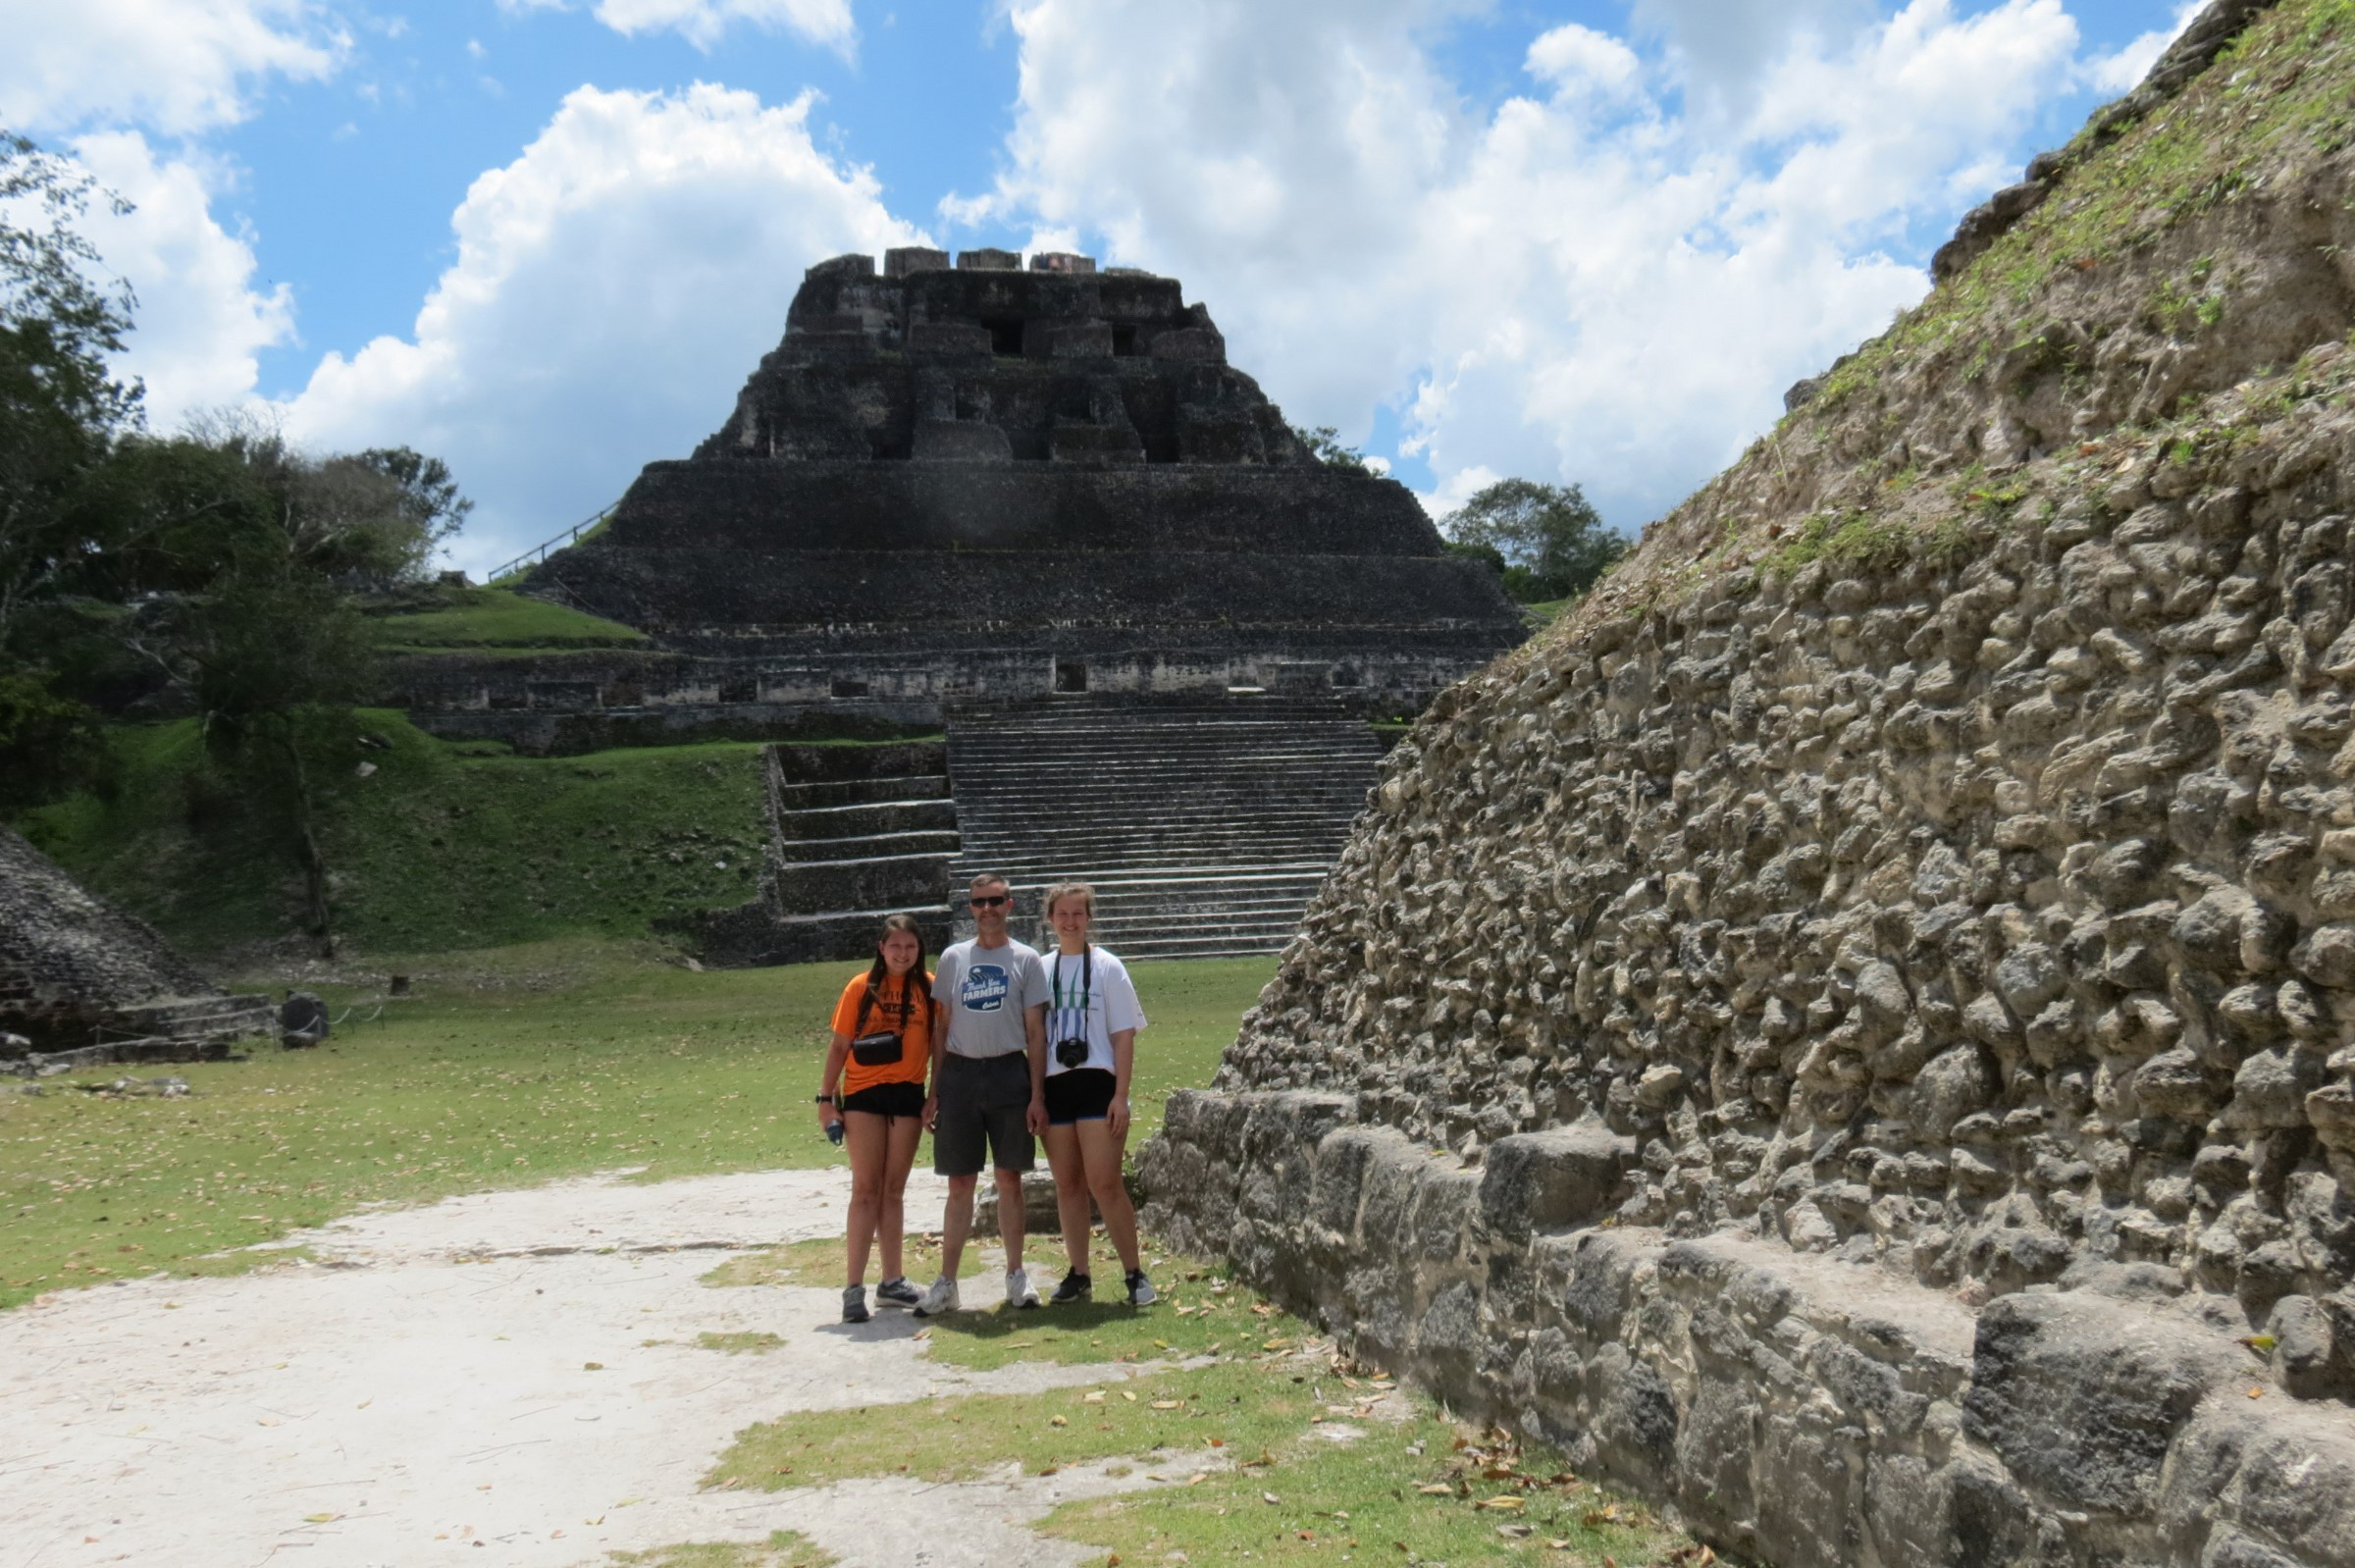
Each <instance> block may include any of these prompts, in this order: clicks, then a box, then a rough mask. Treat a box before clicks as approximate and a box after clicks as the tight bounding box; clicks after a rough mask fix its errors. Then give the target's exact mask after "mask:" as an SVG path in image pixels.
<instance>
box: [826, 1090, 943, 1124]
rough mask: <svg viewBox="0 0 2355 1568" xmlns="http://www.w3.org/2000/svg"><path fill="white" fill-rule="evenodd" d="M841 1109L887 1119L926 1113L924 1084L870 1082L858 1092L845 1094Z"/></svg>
mask: <svg viewBox="0 0 2355 1568" xmlns="http://www.w3.org/2000/svg"><path fill="white" fill-rule="evenodd" d="M841 1109H843V1110H845V1111H864V1112H865V1113H866V1114H867V1115H868V1116H879V1117H881V1118H883V1119H884V1120H885V1121H887V1122H888V1121H890V1120H892V1119H893V1118H895V1117H903V1116H911V1117H913V1116H922V1115H923V1114H924V1086H923V1085H922V1084H920V1083H908V1082H905V1081H903V1082H899V1083H870V1084H868V1085H867V1086H866V1087H865V1088H864V1089H861V1090H860V1091H859V1092H858V1093H857V1094H850V1095H845V1096H843V1101H842V1106H841Z"/></svg>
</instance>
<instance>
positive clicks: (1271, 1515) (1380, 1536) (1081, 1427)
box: [705, 1258, 1699, 1568]
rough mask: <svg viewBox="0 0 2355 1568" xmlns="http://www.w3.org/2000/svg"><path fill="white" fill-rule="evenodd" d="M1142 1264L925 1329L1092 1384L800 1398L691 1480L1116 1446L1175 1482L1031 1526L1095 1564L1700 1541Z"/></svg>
mask: <svg viewBox="0 0 2355 1568" xmlns="http://www.w3.org/2000/svg"><path fill="white" fill-rule="evenodd" d="M1158 1262H1159V1263H1160V1264H1161V1265H1162V1267H1161V1268H1160V1269H1159V1270H1157V1272H1158V1273H1160V1274H1161V1276H1162V1278H1163V1279H1164V1280H1165V1281H1166V1287H1167V1289H1168V1294H1167V1295H1166V1296H1165V1297H1164V1299H1163V1300H1162V1301H1161V1303H1159V1304H1158V1305H1156V1306H1154V1307H1151V1308H1149V1309H1144V1310H1136V1309H1132V1308H1128V1307H1114V1306H1106V1305H1098V1306H1094V1307H1054V1308H1049V1309H1047V1310H1045V1311H1041V1312H1016V1311H1012V1310H1009V1309H1006V1308H1003V1307H994V1308H990V1309H988V1310H984V1311H976V1312H960V1313H952V1314H950V1315H948V1316H946V1317H944V1318H941V1319H939V1320H937V1321H936V1322H933V1323H930V1324H927V1325H926V1326H925V1328H924V1330H923V1333H925V1335H926V1337H927V1339H928V1342H929V1350H930V1354H931V1356H932V1357H933V1359H935V1360H938V1361H946V1362H949V1363H952V1364H954V1365H958V1366H964V1367H969V1368H975V1369H987V1368H994V1367H1002V1366H1006V1365H1008V1364H1010V1363H1012V1362H1015V1361H1055V1362H1059V1363H1063V1364H1065V1365H1075V1364H1085V1363H1090V1362H1094V1363H1102V1364H1103V1365H1104V1373H1105V1376H1104V1381H1103V1382H1102V1383H1100V1384H1097V1385H1092V1386H1090V1385H1079V1386H1076V1387H1061V1388H1051V1389H1045V1390H1042V1391H1039V1392H1034V1393H984V1394H966V1395H960V1396H955V1397H949V1398H937V1399H921V1400H916V1401H914V1402H911V1403H906V1404H890V1405H872V1406H866V1407H862V1408H853V1409H845V1410H812V1411H800V1412H796V1413H794V1414H792V1415H788V1416H783V1417H780V1418H779V1419H777V1420H775V1421H766V1422H758V1423H756V1424H754V1425H753V1426H751V1427H748V1428H746V1429H745V1430H744V1431H743V1432H741V1433H739V1434H737V1437H736V1441H735V1442H734V1443H733V1444H732V1445H731V1446H730V1447H729V1448H728V1450H727V1451H726V1452H725V1453H724V1454H722V1455H721V1456H720V1459H719V1462H718V1464H717V1465H716V1466H715V1467H714V1468H713V1470H712V1472H711V1474H710V1475H708V1476H707V1477H706V1479H705V1485H707V1486H709V1487H719V1488H726V1489H730V1490H785V1489H788V1488H794V1487H822V1486H827V1485H831V1484H833V1483H837V1482H842V1481H847V1480H851V1479H854V1478H857V1477H862V1476H901V1475H905V1476H908V1477H911V1478H914V1479H916V1480H919V1481H927V1482H935V1483H938V1482H949V1481H970V1480H975V1479H978V1478H980V1477H982V1476H985V1475H988V1474H990V1473H991V1472H993V1471H994V1470H995V1469H996V1468H997V1467H998V1466H1000V1465H1003V1464H1004V1463H1006V1461H1008V1460H1010V1459H1011V1460H1014V1461H1017V1462H1018V1463H1019V1464H1020V1465H1021V1468H1022V1470H1023V1471H1024V1472H1025V1473H1026V1474H1029V1475H1041V1476H1043V1475H1052V1474H1054V1473H1055V1472H1056V1471H1058V1470H1061V1469H1064V1468H1065V1467H1067V1466H1071V1465H1077V1464H1084V1463H1102V1462H1104V1461H1107V1460H1111V1461H1116V1462H1117V1463H1115V1465H1114V1466H1113V1467H1112V1469H1113V1473H1115V1474H1121V1473H1127V1474H1134V1473H1136V1472H1138V1471H1142V1472H1143V1473H1144V1474H1145V1475H1146V1476H1147V1477H1148V1478H1153V1479H1160V1480H1164V1481H1166V1482H1168V1483H1170V1485H1166V1486H1162V1487H1156V1488H1149V1489H1147V1490H1139V1491H1130V1492H1126V1493H1122V1494H1117V1495H1113V1496H1108V1497H1098V1498H1092V1499H1085V1500H1081V1501H1075V1502H1071V1503H1067V1504H1065V1505H1064V1506H1063V1507H1061V1508H1059V1509H1057V1510H1056V1511H1055V1513H1053V1514H1052V1515H1050V1516H1049V1518H1048V1520H1047V1522H1046V1526H1045V1528H1046V1531H1047V1533H1048V1534H1050V1535H1055V1536H1060V1537H1063V1538H1065V1539H1067V1540H1071V1541H1075V1542H1083V1543H1086V1544H1090V1545H1095V1546H1099V1547H1103V1548H1106V1555H1105V1556H1104V1557H1100V1558H1097V1559H1095V1560H1096V1561H1099V1562H1135V1563H1153V1562H1163V1561H1173V1560H1179V1559H1178V1558H1176V1557H1175V1556H1174V1554H1175V1553H1178V1552H1182V1553H1184V1559H1183V1560H1188V1561H1193V1562H1203V1563H1213V1562H1216V1563H1224V1562H1234V1561H1237V1560H1240V1559H1241V1558H1242V1557H1243V1556H1244V1555H1246V1554H1248V1555H1250V1556H1251V1557H1253V1558H1254V1559H1255V1560H1256V1559H1260V1558H1273V1559H1275V1560H1278V1561H1287V1560H1299V1561H1312V1560H1320V1559H1324V1560H1330V1559H1331V1558H1332V1557H1333V1556H1334V1555H1335V1553H1336V1552H1348V1551H1352V1550H1361V1551H1364V1552H1366V1553H1367V1554H1368V1556H1369V1557H1370V1558H1376V1559H1379V1560H1381V1561H1386V1562H1398V1563H1402V1564H1412V1563H1426V1564H1433V1565H1437V1564H1441V1563H1468V1562H1523V1563H1532V1564H1544V1563H1551V1564H1564V1565H1567V1564H1571V1563H1579V1564H1590V1565H1600V1564H1604V1563H1612V1562H1624V1563H1626V1564H1628V1565H1629V1568H1633V1565H1634V1564H1636V1563H1639V1562H1654V1561H1660V1560H1663V1558H1664V1559H1665V1560H1667V1561H1671V1562H1680V1563H1681V1562H1692V1561H1695V1560H1697V1559H1698V1558H1699V1553H1698V1551H1697V1550H1696V1549H1695V1548H1693V1547H1692V1545H1691V1543H1690V1542H1688V1541H1686V1540H1685V1538H1683V1537H1681V1536H1679V1535H1677V1534H1676V1533H1675V1532H1673V1531H1671V1530H1669V1529H1667V1528H1665V1527H1664V1526H1663V1525H1662V1524H1661V1522H1660V1521H1659V1520H1658V1519H1657V1518H1656V1517H1655V1516H1653V1515H1652V1514H1650V1513H1649V1512H1648V1510H1646V1509H1644V1508H1642V1507H1640V1506H1638V1505H1636V1504H1633V1503H1631V1502H1628V1501H1626V1500H1625V1499H1623V1498H1621V1497H1618V1496H1616V1495H1614V1494H1613V1493H1611V1492H1609V1491H1606V1490H1601V1489H1598V1488H1596V1487H1595V1486H1594V1485H1592V1484H1591V1483H1589V1482H1587V1481H1585V1480H1583V1479H1582V1478H1580V1477H1578V1476H1576V1475H1573V1474H1571V1473H1570V1470H1569V1467H1568V1466H1567V1465H1566V1464H1565V1463H1564V1462H1563V1461H1562V1459H1561V1456H1560V1455H1558V1454H1556V1453H1553V1452H1551V1451H1549V1450H1546V1449H1543V1448H1534V1447H1533V1448H1526V1449H1525V1448H1523V1447H1522V1446H1521V1445H1520V1444H1518V1443H1516V1442H1514V1441H1513V1440H1512V1439H1510V1438H1509V1437H1505V1436H1504V1435H1503V1434H1501V1433H1493V1432H1491V1433H1481V1432H1478V1431H1475V1430H1472V1429H1468V1428H1465V1427H1463V1426H1462V1425H1460V1424H1458V1423H1456V1422H1454V1421H1451V1420H1449V1419H1448V1418H1447V1416H1446V1415H1445V1414H1444V1413H1443V1412H1441V1411H1440V1410H1439V1409H1438V1408H1436V1407H1435V1406H1434V1405H1433V1404H1432V1402H1431V1401H1430V1400H1429V1399H1428V1398H1425V1397H1423V1396H1422V1395H1420V1394H1416V1393H1412V1392H1405V1391H1401V1390H1399V1389H1398V1387H1397V1385H1396V1383H1395V1381H1394V1380H1392V1379H1391V1378H1389V1377H1387V1375H1386V1373H1385V1371H1384V1369H1382V1368H1376V1367H1365V1366H1359V1365H1357V1364H1355V1363H1354V1362H1352V1361H1351V1360H1350V1359H1349V1358H1348V1357H1347V1356H1346V1355H1344V1354H1341V1353H1340V1352H1339V1351H1338V1350H1337V1348H1336V1347H1335V1344H1334V1342H1333V1341H1332V1340H1330V1339H1328V1338H1326V1337H1324V1336H1322V1335H1320V1334H1318V1333H1316V1331H1315V1330H1314V1329H1313V1328H1312V1327H1311V1326H1310V1325H1308V1324H1305V1323H1303V1322H1301V1321H1299V1320H1298V1319H1296V1318H1293V1317H1290V1316H1289V1315H1287V1314H1285V1313H1282V1312H1280V1311H1278V1310H1277V1309H1276V1308H1274V1307H1273V1306H1271V1305H1270V1304H1269V1303H1267V1302H1266V1301H1264V1300H1261V1299H1260V1298H1259V1297H1258V1296H1257V1295H1256V1294H1255V1293H1254V1292H1252V1291H1250V1290H1247V1289H1244V1288H1241V1287H1239V1286H1237V1285H1236V1284H1235V1283H1234V1282H1233V1281H1231V1280H1230V1279H1229V1278H1228V1277H1227V1275H1226V1272H1225V1271H1224V1270H1223V1269H1219V1268H1216V1267H1212V1266H1208V1265H1204V1264H1201V1263H1197V1262H1193V1261H1191V1260H1186V1259H1181V1258H1161V1259H1159V1260H1158ZM1205 1459H1207V1460H1209V1461H1210V1466H1209V1468H1207V1469H1200V1473H1199V1474H1198V1475H1197V1474H1193V1472H1195V1471H1196V1470H1197V1469H1198V1468H1199V1467H1200V1466H1201V1462H1202V1461H1203V1460H1205ZM1680 1553H1681V1555H1680Z"/></svg>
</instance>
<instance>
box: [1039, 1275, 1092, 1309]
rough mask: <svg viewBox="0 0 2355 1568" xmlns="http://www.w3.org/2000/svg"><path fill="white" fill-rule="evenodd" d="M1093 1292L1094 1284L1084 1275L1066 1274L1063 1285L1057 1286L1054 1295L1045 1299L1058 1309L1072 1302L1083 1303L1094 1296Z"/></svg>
mask: <svg viewBox="0 0 2355 1568" xmlns="http://www.w3.org/2000/svg"><path fill="white" fill-rule="evenodd" d="M1095 1290H1096V1282H1095V1281H1093V1280H1090V1279H1089V1278H1088V1277H1087V1276H1086V1275H1084V1274H1067V1275H1065V1276H1064V1277H1063V1283H1061V1284H1059V1285H1057V1286H1056V1287H1055V1293H1054V1294H1053V1295H1052V1296H1049V1297H1048V1298H1047V1299H1048V1300H1049V1301H1051V1302H1053V1303H1054V1304H1055V1305H1056V1306H1059V1307H1060V1306H1065V1305H1068V1304H1069V1303H1071V1302H1073V1301H1085V1300H1087V1299H1088V1298H1089V1297H1090V1296H1092V1295H1094V1294H1095Z"/></svg>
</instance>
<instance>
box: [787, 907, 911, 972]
mask: <svg viewBox="0 0 2355 1568" xmlns="http://www.w3.org/2000/svg"><path fill="white" fill-rule="evenodd" d="M887 915H912V916H914V917H915V919H916V924H917V926H918V927H919V928H920V929H921V930H922V931H923V933H924V949H925V951H926V952H927V953H931V954H937V953H938V952H939V951H940V950H941V949H942V948H944V947H946V946H948V945H949V943H950V942H951V941H952V940H954V938H953V937H952V936H951V934H950V929H949V915H948V911H947V909H946V908H945V907H943V906H941V905H938V904H930V905H911V906H908V907H906V908H884V909H871V910H828V911H825V912H823V913H820V914H815V915H784V916H781V917H779V918H778V919H776V920H775V921H774V922H773V941H774V944H775V945H774V947H773V949H772V952H771V956H769V957H766V958H765V959H764V960H763V961H762V962H764V963H769V964H820V963H826V962H829V961H837V960H838V961H842V962H845V963H848V962H854V961H857V960H860V959H865V958H871V957H872V956H873V954H874V947H875V935H876V933H877V932H878V931H880V930H881V929H882V927H883V921H884V918H885V916H887ZM846 978H847V976H846Z"/></svg>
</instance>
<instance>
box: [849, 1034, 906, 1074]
mask: <svg viewBox="0 0 2355 1568" xmlns="http://www.w3.org/2000/svg"><path fill="white" fill-rule="evenodd" d="M899 1059H900V1035H899V1031H898V1030H897V1029H877V1030H876V1031H875V1032H874V1033H872V1034H862V1035H861V1036H859V1038H857V1039H856V1040H853V1041H852V1042H851V1060H852V1061H854V1062H856V1063H858V1064H859V1065H860V1066H861V1067H863V1068H882V1067H889V1066H891V1065H892V1064H893V1063H895V1062H897V1061H899Z"/></svg>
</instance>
